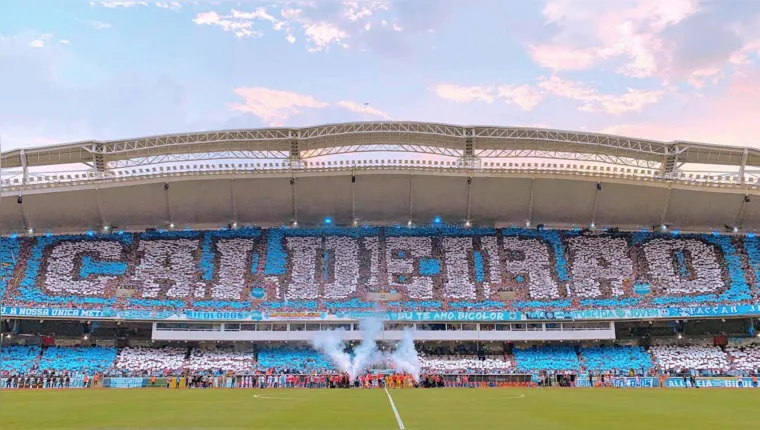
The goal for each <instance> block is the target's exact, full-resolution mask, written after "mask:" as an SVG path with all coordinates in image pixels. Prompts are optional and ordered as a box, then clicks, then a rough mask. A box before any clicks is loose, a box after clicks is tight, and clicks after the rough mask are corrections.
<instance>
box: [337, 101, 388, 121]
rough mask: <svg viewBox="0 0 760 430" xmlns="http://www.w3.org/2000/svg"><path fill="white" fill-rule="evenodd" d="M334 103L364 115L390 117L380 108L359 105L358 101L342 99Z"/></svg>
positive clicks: (386, 118)
mask: <svg viewBox="0 0 760 430" xmlns="http://www.w3.org/2000/svg"><path fill="white" fill-rule="evenodd" d="M336 105H337V106H339V107H342V108H343V109H348V110H350V111H352V112H357V113H361V114H364V115H371V116H376V117H379V118H382V119H385V120H390V119H391V117H390V115H388V114H387V113H385V112H383V111H381V110H380V109H376V108H373V107H371V106H369V105H367V104H364V105H360V104H359V103H355V102H352V101H346V100H342V101H339V102H338V103H336Z"/></svg>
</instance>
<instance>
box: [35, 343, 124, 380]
mask: <svg viewBox="0 0 760 430" xmlns="http://www.w3.org/2000/svg"><path fill="white" fill-rule="evenodd" d="M116 355H117V354H116V348H105V347H99V346H93V347H76V346H75V347H59V346H51V347H48V348H46V349H45V353H44V354H42V357H41V358H40V361H39V363H38V364H37V367H38V368H39V369H41V370H48V371H49V370H54V371H56V372H63V371H71V372H77V373H86V374H90V375H92V374H95V373H103V372H105V371H107V370H109V369H111V368H112V367H113V364H114V361H116Z"/></svg>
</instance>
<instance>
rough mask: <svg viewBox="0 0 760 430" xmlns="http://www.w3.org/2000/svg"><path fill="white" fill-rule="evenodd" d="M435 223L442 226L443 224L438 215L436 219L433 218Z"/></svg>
mask: <svg viewBox="0 0 760 430" xmlns="http://www.w3.org/2000/svg"><path fill="white" fill-rule="evenodd" d="M433 222H434V223H435V224H440V223H441V217H440V216H438V215H436V217H435V218H433Z"/></svg>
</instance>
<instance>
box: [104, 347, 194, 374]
mask: <svg viewBox="0 0 760 430" xmlns="http://www.w3.org/2000/svg"><path fill="white" fill-rule="evenodd" d="M185 354H187V348H172V347H166V348H144V347H135V348H132V347H127V348H124V349H122V350H121V351H119V355H118V357H117V358H116V364H115V368H116V370H118V371H120V372H123V373H126V374H129V375H154V374H157V373H160V372H168V373H175V372H177V371H179V370H181V369H182V368H183V366H184V365H185Z"/></svg>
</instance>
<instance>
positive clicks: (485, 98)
mask: <svg viewBox="0 0 760 430" xmlns="http://www.w3.org/2000/svg"><path fill="white" fill-rule="evenodd" d="M432 90H433V92H434V93H435V94H436V95H437V96H438V97H440V98H442V99H445V100H451V101H454V102H458V103H469V102H474V101H480V102H486V103H492V102H493V101H494V100H495V99H496V96H495V95H494V92H493V90H494V89H493V87H490V86H462V85H455V84H438V85H436V86H435V87H433V88H432Z"/></svg>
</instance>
